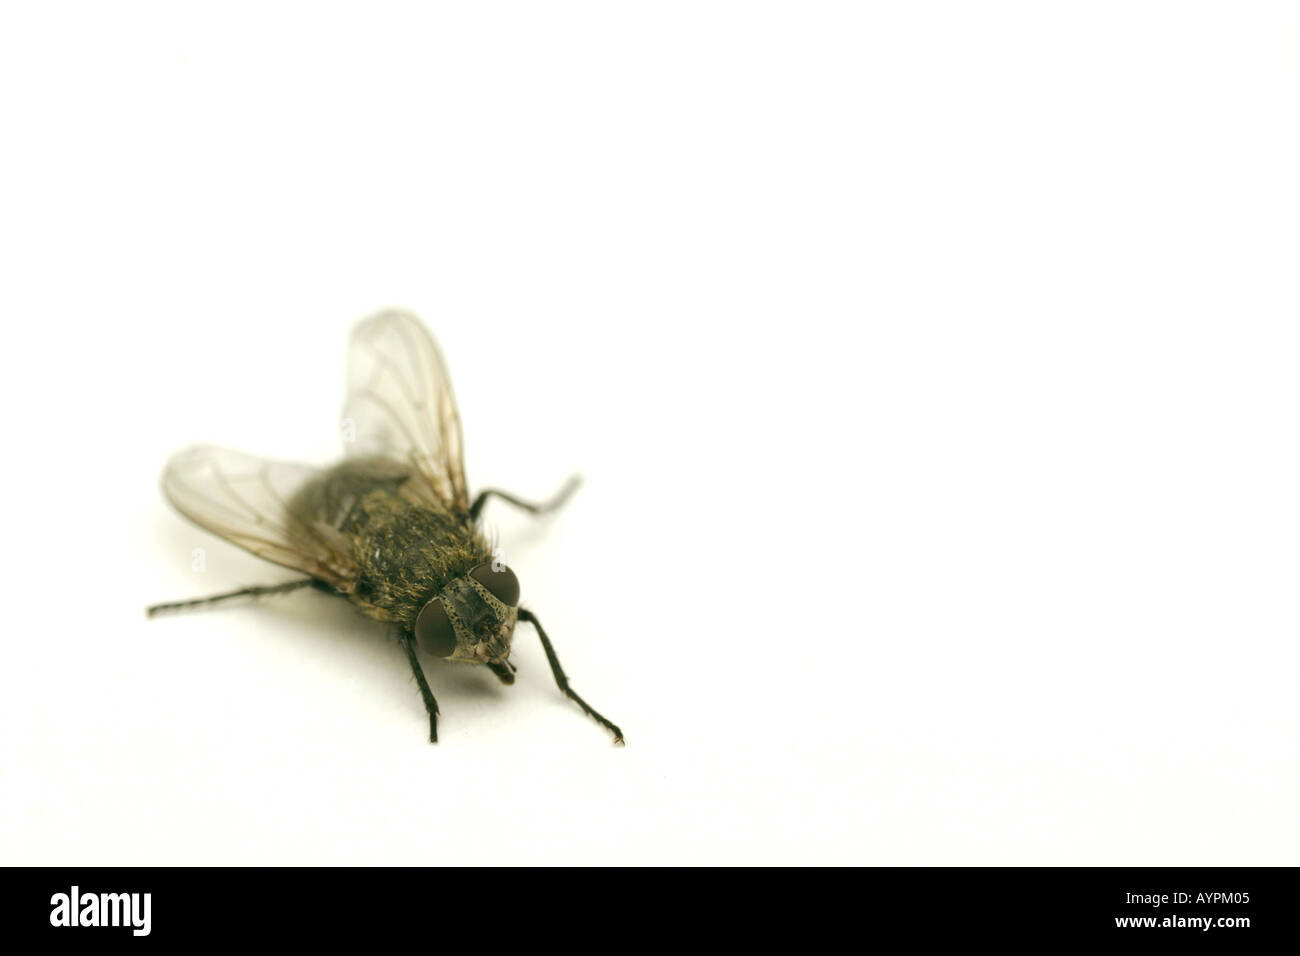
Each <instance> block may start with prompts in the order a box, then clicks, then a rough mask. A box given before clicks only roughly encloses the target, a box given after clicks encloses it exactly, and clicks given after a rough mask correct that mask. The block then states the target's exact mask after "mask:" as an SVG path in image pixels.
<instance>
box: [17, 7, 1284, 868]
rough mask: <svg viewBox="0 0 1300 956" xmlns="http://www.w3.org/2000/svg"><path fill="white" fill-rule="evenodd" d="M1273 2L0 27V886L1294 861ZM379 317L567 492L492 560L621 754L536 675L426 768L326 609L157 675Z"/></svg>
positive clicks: (332, 407)
mask: <svg viewBox="0 0 1300 956" xmlns="http://www.w3.org/2000/svg"><path fill="white" fill-rule="evenodd" d="M976 6H978V8H979V9H976ZM1288 6H1289V5H1286V4H1251V5H1249V6H1243V5H1241V4H1235V3H1219V4H1185V3H1167V4H1156V3H1143V4H1132V3H1115V4H1108V3H1102V4H1077V5H1074V4H1072V5H1065V4H1053V5H1049V6H1044V5H1042V4H1034V3H1025V4H981V5H971V4H951V5H935V4H924V5H912V4H907V5H901V4H888V5H883V4H882V5H865V4H854V5H843V6H835V5H822V6H819V8H818V9H816V10H809V9H808V8H807V5H803V4H788V5H775V4H766V5H754V4H744V5H740V4H737V5H734V6H730V5H716V4H709V5H698V4H680V5H678V4H664V3H659V4H653V5H648V6H645V5H643V6H639V7H638V8H637V9H636V10H633V9H631V8H630V7H628V6H624V5H618V6H616V7H615V6H611V5H608V4H589V5H572V6H571V5H553V4H548V5H545V9H544V10H543V9H541V8H540V7H539V6H538V5H519V6H497V5H492V6H485V5H477V4H476V5H467V6H464V7H462V8H460V9H459V10H457V11H455V12H450V11H447V10H445V9H440V10H439V12H431V11H425V10H424V9H423V7H422V6H421V7H416V6H414V5H412V6H381V7H379V8H378V9H377V8H376V5H374V4H369V3H367V4H356V5H353V6H352V7H351V8H350V9H349V11H348V12H346V13H340V12H338V10H337V9H336V8H332V9H333V12H329V11H327V10H325V9H324V8H322V7H321V6H319V5H311V6H306V5H304V6H301V7H298V6H283V5H281V6H277V7H275V8H273V9H268V8H267V7H266V6H264V5H257V6H256V7H253V6H246V7H237V8H236V7H229V6H223V7H222V8H220V9H219V10H218V9H215V8H213V9H209V10H206V11H205V12H198V11H197V9H196V8H195V7H186V8H180V9H178V8H176V7H175V6H174V5H162V4H160V5H158V6H153V7H144V6H139V5H136V6H129V7H125V8H124V7H122V6H121V5H115V6H113V7H112V9H108V8H102V7H97V6H92V5H85V6H84V7H79V8H77V9H76V10H75V11H69V10H66V9H65V10H59V11H55V10H54V9H53V8H49V7H38V6H35V5H31V6H28V7H27V8H26V10H15V9H14V8H13V7H6V9H5V12H4V13H3V14H0V89H3V90H4V93H3V98H2V99H0V110H2V111H3V116H2V119H3V123H2V124H0V125H2V127H3V130H4V137H5V145H4V149H3V153H0V209H2V210H3V211H2V212H0V262H3V269H4V277H3V281H0V315H3V317H4V335H5V344H4V348H3V350H2V352H0V354H2V355H3V375H2V376H0V388H2V389H3V398H4V406H3V407H4V413H5V421H6V435H5V437H6V441H5V466H6V467H5V470H4V472H5V473H4V478H3V482H4V489H3V490H4V492H5V501H6V502H7V503H8V507H7V509H6V512H5V513H6V520H5V522H4V541H5V544H6V547H5V548H4V550H3V558H2V559H0V560H3V569H2V570H3V572H4V580H5V581H6V582H7V585H8V586H7V588H6V604H7V606H6V608H5V611H4V635H5V642H4V662H5V663H4V666H3V668H0V674H2V676H0V708H2V710H0V717H2V723H3V728H4V729H3V741H2V744H3V752H2V755H3V763H2V764H0V772H2V773H3V789H2V792H0V861H3V862H5V863H46V864H54V863H76V864H81V863H85V864H90V863H96V864H112V863H193V864H197V863H234V862H259V863H291V862H328V863H360V862H366V863H423V864H451V863H467V862H468V863H492V862H538V863H541V862H546V863H578V862H662V863H667V862H697V863H698V862H853V863H909V864H921V863H958V862H960V863H1013V862H1014V863H1070V862H1081V863H1097V864H1101V863H1109V864H1130V863H1152V864H1155V863H1174V864H1191V863H1197V864H1221V863H1242V864H1258V863H1290V864H1294V863H1296V862H1297V849H1298V848H1300V839H1298V834H1297V823H1296V814H1295V807H1296V806H1297V803H1298V802H1300V786H1298V784H1300V775H1298V773H1297V757H1296V754H1297V744H1298V743H1300V741H1298V740H1297V731H1298V730H1300V714H1298V713H1297V702H1296V688H1297V684H1298V681H1300V659H1298V652H1297V637H1298V634H1297V632H1298V630H1300V601H1298V600H1297V593H1298V591H1297V586H1298V585H1300V376H1298V375H1297V365H1298V361H1297V360H1298V359H1300V335H1298V333H1297V328H1298V327H1297V305H1298V304H1300V303H1298V301H1297V299H1298V298H1300V296H1298V295H1297V284H1296V279H1295V277H1296V263H1297V261H1298V260H1297V253H1300V248H1298V245H1300V243H1298V242H1297V235H1298V233H1297V230H1298V228H1300V227H1298V224H1300V218H1298V214H1300V202H1298V201H1297V200H1298V199H1300V196H1298V195H1297V193H1298V189H1297V184H1298V183H1300V179H1298V178H1297V170H1300V136H1298V135H1297V105H1298V104H1297V93H1296V91H1297V89H1300V85H1298V84H1297V71H1298V67H1297V63H1298V62H1300V61H1297V59H1296V57H1295V37H1296V27H1297V22H1296V17H1295V15H1294V13H1292V12H1288ZM390 303H391V304H402V305H406V306H409V307H411V308H414V309H415V310H416V311H418V312H419V313H420V314H422V315H423V316H424V318H425V319H426V321H427V322H428V323H429V324H430V326H431V327H432V328H433V329H434V331H435V333H436V334H437V335H438V337H439V338H440V340H441V342H442V345H443V348H444V350H445V352H446V353H447V356H448V359H449V362H450V366H451V370H452V375H453V378H454V380H455V383H456V386H457V391H458V395H459V399H460V405H461V410H462V414H463V417H464V423H465V429H466V440H467V443H468V460H469V465H470V480H471V483H472V484H473V485H474V486H476V487H477V486H481V485H483V484H485V483H491V484H494V485H500V486H502V487H506V488H509V489H512V490H515V491H517V492H519V493H521V494H528V495H542V494H546V493H548V492H550V491H551V490H552V489H553V488H554V487H556V486H558V484H559V483H560V482H561V481H562V480H563V479H564V477H565V476H566V475H567V474H568V473H569V471H571V470H581V471H582V472H584V473H585V475H586V477H587V484H586V486H585V487H584V488H583V490H582V491H581V493H580V494H579V495H578V497H577V498H576V499H575V500H574V501H573V503H572V505H571V507H570V508H569V509H568V510H567V511H566V512H565V513H563V514H562V515H560V516H558V517H556V518H554V519H553V520H547V521H545V522H541V523H536V524H534V523H531V522H530V521H528V520H526V519H525V518H523V517H521V516H519V515H516V514H511V513H510V512H509V510H508V509H507V508H503V507H501V506H499V505H498V504H493V505H491V506H490V511H489V519H490V522H491V523H492V524H493V525H494V526H496V527H497V528H498V530H499V531H500V535H501V540H502V543H503V544H504V545H505V547H506V549H507V554H508V556H509V558H510V560H511V562H512V564H514V565H515V566H516V567H517V569H518V571H519V574H520V578H521V580H522V581H523V587H524V596H525V599H526V600H527V601H529V602H530V603H531V605H532V606H533V607H534V608H535V609H536V610H537V612H538V613H539V615H540V616H541V618H542V620H543V622H544V623H545V624H546V626H547V628H548V630H549V631H550V633H551V635H552V636H553V638H554V640H555V642H556V645H557V647H558V649H559V651H560V655H561V658H562V660H563V662H564V664H565V666H566V668H567V669H568V671H569V673H570V675H571V677H572V679H573V681H574V685H575V686H576V687H577V688H578V689H579V690H580V691H581V692H583V693H584V694H586V695H587V696H588V697H589V699H590V700H591V701H592V702H593V703H594V704H595V705H596V706H598V707H601V708H603V709H605V710H606V711H607V712H608V713H609V714H610V715H611V716H612V717H613V718H614V719H616V720H617V721H619V722H620V723H621V724H622V725H623V727H624V728H625V729H626V731H627V736H628V746H627V747H626V748H625V749H621V750H620V749H616V748H614V747H613V746H612V745H611V744H610V742H609V739H608V737H607V736H606V735H605V733H604V732H603V731H602V730H601V729H600V728H599V727H597V726H595V725H594V724H592V723H591V722H590V721H588V720H586V719H585V718H584V717H583V716H582V714H581V713H579V712H578V710H577V708H576V707H574V706H572V705H568V704H566V703H565V702H564V701H563V700H562V699H561V698H560V697H559V695H558V692H557V691H556V690H555V687H554V685H553V684H552V683H551V678H550V675H549V674H548V672H547V670H546V666H545V660H544V658H543V655H542V653H541V649H540V647H539V646H538V645H537V643H536V641H535V639H534V638H533V637H532V635H531V634H530V633H528V632H527V631H526V630H525V629H523V628H521V629H520V632H519V633H518V634H517V641H516V647H517V651H516V660H517V661H518V662H519V664H520V667H521V674H520V680H519V682H518V683H517V684H516V685H515V686H514V687H513V688H502V687H500V686H498V685H497V684H496V682H495V680H494V679H493V678H492V676H491V675H490V674H488V673H486V672H482V673H479V672H468V671H452V670H451V669H450V668H448V667H439V666H437V665H430V667H429V676H430V679H431V681H432V683H433V685H434V688H435V690H436V693H437V695H438V698H439V700H440V702H441V704H442V711H443V720H442V743H441V744H440V745H439V746H438V747H436V748H435V747H432V746H430V745H429V744H428V743H427V742H425V739H424V734H425V720H424V716H423V711H422V708H421V704H420V700H419V697H418V695H417V693H416V690H415V688H414V686H413V684H412V683H411V681H410V679H409V675H408V673H407V668H406V663H405V662H404V661H403V659H402V655H401V654H400V653H399V652H398V650H397V649H396V648H395V647H394V646H393V645H392V644H390V643H388V642H387V641H386V639H385V638H384V637H383V635H382V632H381V630H380V629H379V628H378V627H376V626H374V625H371V624H369V623H367V622H366V621H365V620H364V619H361V618H359V617H357V616H356V615H354V614H353V613H352V612H350V610H349V609H348V608H347V607H346V606H344V605H341V604H334V603H331V602H330V601H329V600H328V599H326V598H324V597H322V596H319V595H315V594H301V595H295V596H292V597H288V598H284V599H282V600H278V601H273V602H267V603H265V604H264V605H262V606H260V607H256V608H243V609H233V610H227V611H222V612H215V613H208V614H200V615H193V616H189V617H183V618H171V619H167V620H157V621H146V620H145V618H144V615H143V608H144V606H145V605H146V604H148V603H151V602H154V601H159V600H166V599H174V598H184V597H188V596H198V595H202V594H205V593H209V592H215V591H220V590H223V589H228V588H231V587H236V586H240V585H244V584H251V583H260V582H264V581H277V580H283V579H286V578H288V577H290V576H291V575H290V574H289V573H287V572H282V571H280V570H278V569H275V568H273V567H270V566H263V565H262V564H261V563H260V562H259V561H257V560H256V559H254V558H251V557H249V556H247V555H244V554H243V553H242V552H239V551H237V550H236V549H234V548H231V547H229V546H226V545H223V544H221V543H219V542H216V541H215V540H214V539H212V538H210V537H208V536H207V535H205V534H203V533H201V532H199V531H197V530H195V529H193V528H192V527H190V526H189V525H187V524H186V523H185V522H184V521H182V519H180V518H179V517H177V516H176V515H174V514H173V513H171V512H170V511H169V510H168V509H167V507H166V506H165V504H164V502H163V501H162V499H161V497H160V495H159V493H158V491H157V485H156V482H157V478H158V474H159V470H160V468H161V466H162V463H163V461H164V460H165V458H166V456H167V454H168V453H169V452H171V451H172V450H174V449H176V448H178V447H181V446H183V445H186V444H189V443H191V442H196V441H215V442H220V443H223V444H229V445H233V446H235V447H239V448H244V449H247V450H249V451H254V452H259V453H263V454H268V455H276V456H281V457H289V458H300V459H308V460H318V461H326V460H328V458H329V457H331V456H332V455H333V454H335V453H336V450H337V449H336V436H335V428H336V417H337V414H338V403H339V401H340V399H341V388H342V371H343V367H342V353H343V344H344V339H345V335H346V332H347V329H348V327H349V325H350V324H351V323H352V322H353V321H354V320H356V319H357V318H359V317H360V316H362V315H364V314H366V313H367V312H369V311H370V310H372V309H374V308H376V307H379V306H381V305H385V304H390ZM196 547H203V548H206V549H207V555H208V565H207V570H206V572H204V573H202V574H198V573H194V572H192V571H191V570H190V555H191V549H193V548H196Z"/></svg>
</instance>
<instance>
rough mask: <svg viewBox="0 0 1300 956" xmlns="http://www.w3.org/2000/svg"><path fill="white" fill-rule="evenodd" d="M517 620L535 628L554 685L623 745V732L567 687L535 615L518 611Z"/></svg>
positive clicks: (547, 639)
mask: <svg viewBox="0 0 1300 956" xmlns="http://www.w3.org/2000/svg"><path fill="white" fill-rule="evenodd" d="M519 620H521V621H527V622H528V623H529V624H531V625H532V626H533V627H535V628H537V636H538V637H540V638H541V639H542V649H543V650H545V651H546V659H547V660H548V661H550V663H551V673H552V674H554V675H555V683H556V684H558V685H559V686H560V690H562V691H564V694H565V696H566V697H568V698H569V699H570V700H572V701H573V702H574V703H576V704H577V705H578V706H579V707H581V708H582V711H583V713H585V714H586V715H587V716H588V717H590V718H592V719H593V720H594V721H596V723H598V724H600V725H601V726H602V727H604V728H605V729H606V730H608V731H610V733H612V734H613V735H614V743H616V744H621V743H623V731H621V730H619V729H618V725H617V724H615V723H613V722H612V721H610V720H608V719H606V718H605V717H603V716H601V715H600V714H599V713H598V712H597V711H596V710H595V709H594V708H593V707H592V706H591V705H590V704H588V703H587V702H586V701H585V700H583V699H582V698H581V697H579V696H578V694H577V692H576V691H575V690H574V689H573V688H572V687H570V686H569V678H567V677H565V676H564V670H563V668H561V667H560V659H559V658H558V657H556V656H555V648H554V647H552V646H551V639H550V638H549V637H547V636H546V632H545V631H544V630H542V625H541V622H540V621H538V620H537V615H536V614H534V613H533V612H532V611H529V610H527V609H526V608H522V607H521V608H520V609H519Z"/></svg>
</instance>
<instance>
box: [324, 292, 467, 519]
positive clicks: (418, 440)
mask: <svg viewBox="0 0 1300 956" xmlns="http://www.w3.org/2000/svg"><path fill="white" fill-rule="evenodd" d="M343 423H344V431H343V434H344V439H345V444H346V446H347V448H346V452H347V455H348V457H349V458H352V457H362V456H364V457H370V456H379V457H382V458H389V459H392V460H394V461H398V462H403V463H408V464H410V465H411V466H413V467H414V468H415V470H416V471H417V472H418V473H419V474H420V475H422V476H423V478H424V480H425V482H426V483H427V485H428V490H429V491H431V492H432V493H433V494H434V495H435V496H436V497H437V498H438V500H440V501H441V502H442V503H443V504H444V505H446V507H447V508H448V509H450V510H451V511H453V512H465V511H468V510H469V491H468V490H467V488H466V486H465V463H464V457H463V455H464V449H463V445H462V443H461V435H460V416H459V414H458V413H457V411H456V398H455V396H454V395H453V394H452V391H451V380H450V379H449V378H448V377H447V366H446V364H445V363H444V362H443V360H442V353H441V352H439V351H438V346H437V344H436V343H435V342H434V341H433V338H432V336H430V335H429V333H428V332H427V331H425V328H424V326H423V325H421V324H420V320H419V319H417V318H416V317H415V316H413V315H411V314H409V313H407V312H399V311H387V312H380V313H379V314H377V315H374V316H371V317H370V318H368V319H366V320H364V321H363V322H361V323H359V324H358V325H357V327H356V328H355V329H354V330H353V331H352V338H351V340H350V341H349V343H348V392H347V399H346V400H345V401H344V404H343Z"/></svg>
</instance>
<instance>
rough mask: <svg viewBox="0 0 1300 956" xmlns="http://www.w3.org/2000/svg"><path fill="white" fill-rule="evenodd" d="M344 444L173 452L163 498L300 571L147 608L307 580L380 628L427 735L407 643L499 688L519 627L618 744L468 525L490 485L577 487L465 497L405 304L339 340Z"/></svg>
mask: <svg viewBox="0 0 1300 956" xmlns="http://www.w3.org/2000/svg"><path fill="white" fill-rule="evenodd" d="M343 421H344V423H345V428H344V436H345V454H344V458H343V460H342V461H341V462H339V463H338V464H337V465H335V466H334V467H332V468H327V469H318V468H312V467H309V466H306V465H298V464H292V463H289V462H282V461H271V460H267V459H262V458H257V457H255V456H252V455H246V454H243V453H241V452H236V451H230V450H228V449H224V448H216V447H212V446H207V445H204V446H196V447H193V448H188V449H186V450H184V451H182V452H179V453H177V454H176V455H174V456H173V457H172V458H171V460H170V461H168V463H167V467H166V469H165V471H164V473H163V481H162V486H163V493H164V494H165V495H166V497H167V499H168V500H169V501H170V502H171V503H172V505H173V506H174V507H175V508H176V509H177V510H178V511H179V512H180V513H181V514H183V515H184V516H185V517H187V518H189V519H190V520H191V521H193V522H194V523H195V524H197V525H199V526H200V527H202V528H204V529H206V530H208V531H211V532H212V533H213V534H216V535H219V536H221V537H222V538H225V539H226V540H227V541H230V542H232V543H233V544H236V545H238V546H239V547H241V548H244V549H246V550H248V551H251V552H252V553H253V554H256V555H257V556H259V557H261V558H265V559H266V560H268V561H273V562H275V563H276V564H280V565H283V566H285V567H288V568H293V569H294V570H296V571H301V572H302V573H304V574H306V575H307V577H305V578H301V579H299V580H295V581H289V582H286V583H284V584H275V585H263V586H259V587H250V588H243V589H241V590H239V591H232V592H230V593H227V594H218V595H214V596H212V597H206V598H199V599H196V600H189V601H178V602H173V603H169V604H158V605H155V606H153V607H151V608H149V610H148V614H149V616H150V617H153V616H154V615H155V614H158V613H160V612H164V611H173V610H179V609H182V608H193V607H199V606H204V605H211V604H216V603H218V602H222V601H227V600H230V599H233V598H240V597H258V596H262V595H269V594H285V593H288V592H290V591H296V590H298V589H300V588H305V587H314V588H316V589H318V590H321V591H325V592H326V593H329V594H332V595H336V596H338V597H342V598H345V599H346V600H348V601H350V602H351V603H352V604H353V605H354V606H355V607H357V608H358V609H359V610H360V611H361V612H362V613H363V614H365V615H367V616H368V617H371V618H373V619H374V620H376V621H381V622H383V623H385V624H388V625H390V626H391V627H392V628H393V629H394V631H395V632H396V634H397V636H398V640H399V643H400V644H401V646H402V648H403V650H404V651H405V653H406V658H407V660H408V661H409V663H410V665H411V671H412V673H413V674H414V675H415V682H416V684H417V685H418V686H419V689H420V696H421V697H422V698H423V700H424V707H425V710H426V711H427V712H428V715H429V739H430V740H431V741H432V742H434V743H437V741H438V702H437V701H436V700H435V699H434V696H433V692H432V691H431V690H430V689H429V683H428V681H427V680H426V679H425V676H424V670H423V668H422V667H421V666H420V660H419V656H418V654H417V650H416V649H417V647H418V648H420V649H423V650H424V651H425V652H426V653H428V654H430V655H432V656H434V657H439V658H443V659H445V660H450V661H455V662H460V663H467V664H479V665H482V666H485V667H487V668H488V669H489V670H491V671H492V673H494V674H495V675H496V676H497V677H498V678H499V679H500V680H501V682H502V683H504V684H513V683H514V680H515V665H514V664H512V663H511V662H510V659H509V658H510V647H511V640H512V638H513V636H514V631H515V626H516V624H517V623H518V622H519V621H524V622H526V623H528V624H531V625H532V626H533V629H534V630H536V631H537V636H538V637H539V638H540V639H541V642H542V649H543V650H544V651H545V652H546V659H547V661H548V662H549V664H550V666H551V673H552V674H553V675H554V676H555V682H556V684H558V685H559V688H560V690H561V691H562V692H563V693H564V694H565V695H566V696H567V697H568V698H569V699H571V700H572V701H574V702H575V703H576V704H577V705H578V706H579V707H581V708H582V710H583V712H584V713H586V714H587V715H588V716H589V717H591V718H592V719H594V720H595V721H596V722H597V723H599V724H600V725H601V726H603V727H605V728H606V729H607V730H609V731H610V732H611V733H612V734H613V735H614V742H615V743H619V744H621V743H623V732H622V731H621V730H619V728H618V726H617V725H616V724H614V723H613V722H611V721H610V720H608V719H606V718H605V717H604V716H602V715H601V714H600V713H598V712H597V711H596V710H595V709H594V708H592V707H591V706H590V705H589V704H588V703H587V702H586V701H585V700H583V699H582V698H581V697H580V696H579V695H578V693H577V692H576V691H575V690H574V689H573V688H572V687H570V686H569V681H568V678H567V677H566V676H565V673H564V670H563V669H562V668H561V667H560V661H559V658H558V657H557V656H556V654H555V648H554V646H553V645H552V644H551V640H550V638H549V637H548V636H547V634H546V631H545V630H543V629H542V625H541V622H540V621H538V619H537V616H536V615H535V614H534V613H533V612H532V611H530V610H528V609H526V608H522V607H520V606H519V580H518V578H516V577H515V573H514V571H512V570H511V569H510V568H509V567H508V566H507V565H505V564H504V563H503V562H502V561H501V560H500V555H499V553H498V554H495V555H494V553H493V551H492V548H491V547H490V546H489V544H488V541H487V539H486V538H485V536H484V534H483V531H482V529H481V528H480V525H479V515H480V514H481V513H482V510H483V506H484V504H485V503H486V502H487V500H488V498H489V497H491V496H495V497H498V498H500V499H502V500H503V501H506V502H509V503H510V504H512V505H514V506H515V507H517V508H521V509H522V510H524V511H527V512H530V513H531V514H534V515H540V514H545V513H547V512H550V511H554V510H555V509H557V508H559V507H560V506H561V505H563V504H564V502H565V501H567V500H568V498H569V496H570V495H572V493H573V492H574V490H575V489H576V488H577V484H578V482H577V479H576V477H575V478H571V479H570V480H569V481H568V483H566V484H565V486H564V487H563V488H562V489H560V491H559V493H557V494H556V495H555V496H554V497H553V498H552V499H551V500H549V501H545V502H540V503H534V502H529V501H525V500H523V499H520V498H517V497H515V496H514V495H510V494H507V493H505V492H503V491H498V490H496V489H486V490H484V491H480V492H479V493H478V495H477V496H476V497H475V498H474V499H473V501H472V502H471V501H470V498H469V492H468V488H467V486H466V482H465V466H464V461H463V457H462V456H463V444H462V441H461V432H460V416H459V414H458V412H457V410H456V400H455V397H454V396H453V394H452V390H451V382H450V379H449V378H448V376H447V368H446V364H445V363H444V362H443V359H442V354H441V353H440V352H439V351H438V346H437V345H436V344H435V342H434V340H433V338H432V337H431V336H430V335H429V333H428V332H427V331H426V330H425V328H424V326H422V325H421V324H420V322H419V320H418V319H416V318H415V317H414V316H413V315H410V314H408V313H405V312H399V311H387V312H381V313H379V314H378V315H375V316H372V317H371V318H369V319H366V320H364V321H362V322H361V323H359V324H358V325H357V326H356V328H355V329H354V330H353V332H352V336H351V339H350V341H349V347H348V388H347V396H346V399H345V401H344V411H343Z"/></svg>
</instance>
